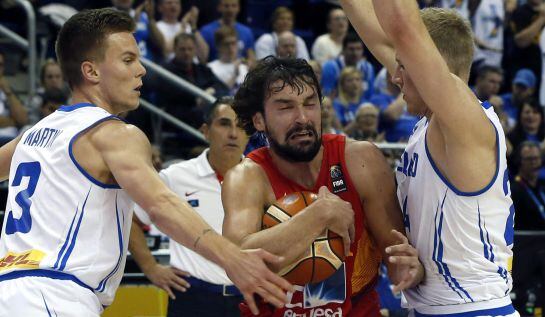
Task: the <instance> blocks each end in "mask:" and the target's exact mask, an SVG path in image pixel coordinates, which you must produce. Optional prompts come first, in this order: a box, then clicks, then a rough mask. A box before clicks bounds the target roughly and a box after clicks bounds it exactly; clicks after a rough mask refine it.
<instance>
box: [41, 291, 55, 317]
mask: <svg viewBox="0 0 545 317" xmlns="http://www.w3.org/2000/svg"><path fill="white" fill-rule="evenodd" d="M40 294H41V295H42V299H43V300H44V305H45V310H47V316H48V317H53V315H51V311H49V306H48V305H47V301H46V300H45V297H44V294H43V293H42V292H40ZM53 312H54V313H55V317H57V312H56V311H55V309H53Z"/></svg>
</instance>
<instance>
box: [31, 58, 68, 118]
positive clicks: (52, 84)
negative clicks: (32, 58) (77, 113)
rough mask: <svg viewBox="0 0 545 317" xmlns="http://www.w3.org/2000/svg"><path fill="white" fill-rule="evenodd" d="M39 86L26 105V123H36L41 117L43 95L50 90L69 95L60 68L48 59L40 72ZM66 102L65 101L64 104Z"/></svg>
mask: <svg viewBox="0 0 545 317" xmlns="http://www.w3.org/2000/svg"><path fill="white" fill-rule="evenodd" d="M40 83H41V86H40V87H39V88H38V89H37V90H36V95H34V96H33V97H32V98H31V99H30V102H29V105H28V122H29V123H30V124H34V123H36V122H38V121H39V120H40V119H41V118H42V116H41V108H42V105H43V103H44V98H45V95H46V94H47V93H48V92H49V91H50V90H62V91H63V92H64V95H66V96H68V95H69V90H68V87H67V85H66V82H65V81H64V77H63V75H62V71H61V67H60V65H59V63H57V62H56V61H54V60H52V59H49V60H47V61H45V63H44V64H43V66H42V68H41V70H40ZM66 102H67V100H65V103H66Z"/></svg>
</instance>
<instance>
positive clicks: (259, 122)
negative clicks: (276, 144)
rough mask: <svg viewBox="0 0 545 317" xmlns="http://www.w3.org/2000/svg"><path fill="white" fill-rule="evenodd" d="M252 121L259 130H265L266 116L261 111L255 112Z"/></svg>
mask: <svg viewBox="0 0 545 317" xmlns="http://www.w3.org/2000/svg"><path fill="white" fill-rule="evenodd" d="M252 123H253V124H254V128H255V129H256V130H257V131H259V132H263V131H265V118H263V114H262V113H261V112H258V113H256V114H254V116H253V117H252Z"/></svg>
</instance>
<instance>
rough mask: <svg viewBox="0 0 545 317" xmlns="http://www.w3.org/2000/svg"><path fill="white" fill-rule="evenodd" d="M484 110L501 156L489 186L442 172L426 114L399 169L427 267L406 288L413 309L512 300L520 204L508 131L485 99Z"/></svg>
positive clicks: (457, 309) (471, 307)
mask: <svg viewBox="0 0 545 317" xmlns="http://www.w3.org/2000/svg"><path fill="white" fill-rule="evenodd" d="M483 110H484V112H485V113H486V116H487V117H488V119H489V120H490V122H491V123H492V124H493V126H494V128H495V131H496V156H497V159H496V162H497V163H496V171H495V174H494V177H493V179H492V180H491V181H490V183H489V184H488V185H487V186H486V187H485V188H483V189H482V190H480V191H477V192H462V191H460V190H458V189H456V187H454V186H453V185H452V184H451V183H449V181H448V180H447V178H446V177H445V176H444V175H442V174H441V172H440V171H439V169H438V168H437V166H436V164H435V162H434V161H433V158H432V157H431V155H430V153H429V151H428V147H427V145H426V131H427V128H428V120H427V119H426V118H423V119H421V120H420V121H419V122H418V124H417V125H416V126H415V129H414V132H413V134H412V136H411V137H410V139H409V142H408V145H407V148H406V149H405V152H404V153H403V157H402V161H401V163H400V166H398V167H397V170H396V179H397V184H398V189H397V195H398V199H399V203H400V205H401V208H402V212H403V218H404V223H405V231H406V233H407V236H408V238H409V241H410V243H411V244H412V245H413V246H414V247H415V248H417V249H418V252H419V257H420V260H421V261H422V264H423V265H424V268H425V270H426V275H425V280H424V281H423V282H422V283H421V284H420V285H419V286H417V287H415V288H412V289H408V290H406V291H404V297H405V299H406V301H407V303H408V305H409V307H410V308H414V309H416V311H417V312H418V313H422V314H449V313H461V312H468V311H475V310H484V309H490V308H498V307H503V306H507V305H510V304H511V300H510V298H509V292H510V291H511V287H512V282H513V281H512V279H511V275H510V273H509V271H510V263H511V258H512V251H511V248H512V245H513V234H514V231H513V218H514V207H513V203H512V201H511V197H510V189H509V188H510V187H509V176H508V173H507V162H506V155H505V153H506V146H505V136H504V132H503V129H502V126H501V123H500V121H499V119H498V117H497V115H496V113H495V112H494V110H493V108H492V107H491V106H490V104H488V103H484V104H483ZM476 137H477V136H476ZM468 155H471V153H468Z"/></svg>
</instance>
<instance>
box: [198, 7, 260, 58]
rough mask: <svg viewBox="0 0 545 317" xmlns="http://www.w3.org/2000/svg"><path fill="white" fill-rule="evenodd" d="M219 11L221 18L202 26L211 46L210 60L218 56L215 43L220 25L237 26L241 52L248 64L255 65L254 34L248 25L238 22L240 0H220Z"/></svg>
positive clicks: (205, 37) (203, 34)
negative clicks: (215, 34)
mask: <svg viewBox="0 0 545 317" xmlns="http://www.w3.org/2000/svg"><path fill="white" fill-rule="evenodd" d="M218 12H219V13H220V14H221V18H220V19H219V20H216V21H214V22H211V23H208V24H207V25H205V26H203V27H202V28H201V34H202V36H203V37H204V39H205V40H206V43H208V46H209V47H210V56H209V57H208V58H209V60H215V59H217V58H218V51H217V48H216V43H214V33H215V32H216V30H217V29H218V28H219V27H220V26H230V27H233V28H235V30H236V31H237V34H238V40H239V42H238V46H239V54H240V55H241V56H244V57H246V59H247V63H248V65H253V63H254V61H255V52H254V34H253V32H252V30H251V29H250V28H249V27H247V26H246V25H244V24H242V23H239V22H237V16H238V13H239V12H240V1H239V0H220V1H219V3H218Z"/></svg>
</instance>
